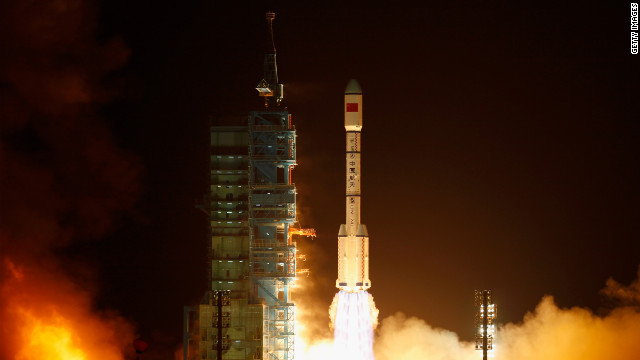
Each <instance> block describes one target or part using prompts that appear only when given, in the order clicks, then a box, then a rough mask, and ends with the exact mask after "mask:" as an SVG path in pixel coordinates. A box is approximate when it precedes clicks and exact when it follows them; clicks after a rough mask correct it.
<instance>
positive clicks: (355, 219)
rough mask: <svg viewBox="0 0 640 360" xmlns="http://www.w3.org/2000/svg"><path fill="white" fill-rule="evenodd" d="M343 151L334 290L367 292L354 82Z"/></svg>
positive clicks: (358, 100) (358, 99)
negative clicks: (342, 197) (341, 214)
mask: <svg viewBox="0 0 640 360" xmlns="http://www.w3.org/2000/svg"><path fill="white" fill-rule="evenodd" d="M344 107H345V108H344V127H345V130H346V133H347V149H346V160H347V162H346V165H347V166H346V170H347V171H346V205H347V206H346V210H347V218H346V223H345V224H342V225H340V230H339V231H338V280H336V287H337V288H339V289H340V290H345V291H348V292H357V291H360V290H367V289H368V288H370V287H371V280H370V279H369V234H368V233H367V227H366V226H365V225H364V224H362V223H360V199H361V193H360V180H361V178H362V176H361V172H360V155H361V146H362V141H361V136H360V135H361V131H362V90H361V89H360V85H359V84H358V82H357V81H356V80H354V79H352V80H351V81H349V83H348V84H347V88H346V89H345V92H344Z"/></svg>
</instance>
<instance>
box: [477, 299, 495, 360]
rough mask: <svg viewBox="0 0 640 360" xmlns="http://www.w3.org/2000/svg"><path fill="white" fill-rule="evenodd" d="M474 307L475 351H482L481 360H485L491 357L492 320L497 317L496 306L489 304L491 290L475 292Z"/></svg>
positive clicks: (493, 331) (493, 333)
mask: <svg viewBox="0 0 640 360" xmlns="http://www.w3.org/2000/svg"><path fill="white" fill-rule="evenodd" d="M474 305H475V308H476V313H475V327H476V350H482V359H483V360H487V357H488V356H489V355H493V349H494V346H493V336H494V335H495V325H494V320H495V318H496V316H497V307H496V304H493V303H492V302H491V290H475V292H474ZM491 357H492V356H491Z"/></svg>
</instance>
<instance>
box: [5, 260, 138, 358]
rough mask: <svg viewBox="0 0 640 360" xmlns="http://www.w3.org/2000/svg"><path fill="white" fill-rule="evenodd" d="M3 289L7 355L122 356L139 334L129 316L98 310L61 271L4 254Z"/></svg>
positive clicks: (42, 356)
mask: <svg viewBox="0 0 640 360" xmlns="http://www.w3.org/2000/svg"><path fill="white" fill-rule="evenodd" d="M3 265H4V266H3V268H4V269H1V270H2V271H1V273H2V275H3V277H4V278H5V280H4V283H3V284H2V287H1V288H0V295H1V298H2V300H1V302H2V307H1V309H0V318H1V319H2V332H1V336H2V337H1V339H0V343H2V348H3V350H2V352H0V355H2V357H3V358H13V359H15V360H40V359H47V360H121V359H124V354H125V353H127V352H129V353H131V352H132V351H131V350H129V345H130V344H129V342H130V340H131V339H132V338H134V334H133V329H132V327H131V325H129V324H128V323H127V322H126V321H125V320H124V319H122V318H121V317H119V316H115V315H110V314H101V313H100V314H97V313H95V312H94V311H93V309H92V308H91V304H90V301H89V297H88V294H87V293H85V292H83V291H82V290H80V289H78V288H77V286H75V285H73V284H72V283H71V282H69V280H68V279H66V278H64V277H61V276H60V275H59V274H56V273H55V272H52V269H48V270H49V271H43V270H40V269H36V268H33V267H32V268H24V267H22V266H19V265H16V264H15V263H14V262H13V261H11V260H9V259H8V258H5V261H4V264H3Z"/></svg>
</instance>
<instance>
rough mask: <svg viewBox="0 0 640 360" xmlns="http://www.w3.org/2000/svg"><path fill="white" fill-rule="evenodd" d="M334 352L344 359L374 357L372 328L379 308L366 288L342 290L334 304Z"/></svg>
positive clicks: (376, 319)
mask: <svg viewBox="0 0 640 360" xmlns="http://www.w3.org/2000/svg"><path fill="white" fill-rule="evenodd" d="M330 311H331V315H332V316H331V318H332V322H333V327H334V349H335V353H337V354H341V358H345V359H354V360H373V359H374V356H373V329H374V328H375V327H376V325H377V323H378V309H377V308H376V307H375V303H374V302H373V296H371V294H369V293H368V292H366V291H358V292H354V293H351V292H346V291H340V292H339V293H337V294H336V296H335V297H334V298H333V304H331V310H330Z"/></svg>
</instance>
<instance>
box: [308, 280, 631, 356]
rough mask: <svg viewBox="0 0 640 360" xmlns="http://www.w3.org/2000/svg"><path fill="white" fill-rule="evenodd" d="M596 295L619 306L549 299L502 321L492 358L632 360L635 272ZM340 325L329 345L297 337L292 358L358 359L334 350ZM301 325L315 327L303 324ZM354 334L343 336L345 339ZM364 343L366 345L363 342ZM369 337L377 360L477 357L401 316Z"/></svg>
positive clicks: (465, 345) (450, 336) (452, 338)
mask: <svg viewBox="0 0 640 360" xmlns="http://www.w3.org/2000/svg"><path fill="white" fill-rule="evenodd" d="M602 293H603V294H605V295H607V296H609V297H610V298H611V299H612V300H617V301H618V302H619V303H620V305H619V306H618V307H617V308H615V309H612V310H611V311H610V312H609V313H608V314H606V315H596V314H594V313H593V312H592V311H590V310H589V309H584V308H578V307H574V308H561V307H558V305H556V304H555V303H554V301H553V298H552V297H551V296H545V297H543V298H542V300H541V301H540V303H539V304H538V306H537V307H536V309H535V311H533V312H531V313H528V314H526V315H525V316H524V319H523V320H522V321H521V322H517V323H507V324H504V325H502V326H500V327H499V328H498V329H497V338H496V344H497V345H496V351H495V357H494V359H495V360H512V359H519V360H530V359H531V360H533V359H550V360H600V359H616V360H638V359H639V357H638V354H640V342H639V341H638V339H640V268H639V269H638V279H637V280H635V281H634V282H632V283H631V284H630V285H628V286H625V285H621V284H619V283H618V282H616V281H614V280H612V279H609V280H608V281H607V284H606V287H605V288H604V289H603V290H602ZM351 295H355V294H351ZM310 301H313V300H310ZM301 305H302V306H301V310H302V312H306V311H309V314H313V313H314V311H313V309H315V308H317V307H318V306H320V305H319V304H317V303H313V304H307V303H303V304H301ZM360 305H361V307H360V308H359V309H360V310H361V312H364V313H366V311H362V310H363V308H364V305H363V304H362V303H360ZM342 306H344V304H340V294H337V295H336V296H335V298H334V303H333V305H332V311H334V313H333V315H338V314H339V309H340V308H341V307H342ZM300 315H303V314H300ZM309 318H310V317H309ZM332 318H333V317H332ZM341 321H342V320H341V319H340V318H336V321H335V329H336V337H335V344H333V340H332V339H330V338H329V336H324V334H321V335H317V334H318V333H317V332H316V336H313V335H311V333H308V334H307V335H308V336H306V337H303V339H302V340H303V342H302V343H303V344H304V345H306V346H305V347H304V349H302V348H301V349H299V350H300V351H298V348H296V359H302V360H321V359H323V360H324V359H328V358H329V359H336V360H347V359H358V358H360V356H362V355H361V354H357V355H356V356H354V355H353V354H348V353H346V352H344V351H343V350H341V349H340V348H339V345H338V344H339V341H340V339H339V337H338V334H337V331H338V327H340V329H345V328H346V329H348V328H349V325H348V324H347V325H344V324H342V322H341ZM316 322H317V320H316ZM305 326H317V324H314V323H313V322H306V323H305ZM325 326H326V325H325ZM341 331H342V330H341ZM354 334H355V333H349V334H348V335H347V336H349V337H350V338H351V337H352V335H354ZM365 334H371V333H368V332H365ZM365 339H366V341H368V338H365ZM371 339H372V340H375V343H374V344H375V345H374V354H375V357H376V359H377V360H395V359H403V360H414V359H415V360H423V359H429V360H450V359H456V360H477V359H478V358H479V357H478V356H479V355H480V358H481V354H480V353H479V352H478V351H475V349H474V344H473V343H472V342H466V341H462V340H460V339H459V338H458V336H457V335H456V334H455V333H454V332H452V331H448V330H444V329H438V328H434V327H432V326H430V325H429V324H428V323H427V322H426V321H424V320H421V319H418V318H416V317H407V316H405V315H404V314H402V313H397V314H395V315H392V316H389V317H386V318H385V319H383V321H382V323H381V326H380V328H379V330H378V331H376V334H375V339H374V338H371ZM358 340H359V338H358ZM367 344H368V342H367ZM297 345H298V343H297V344H296V346H297ZM334 345H335V346H334ZM340 346H343V345H340ZM372 356H373V355H372Z"/></svg>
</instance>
